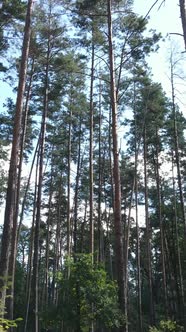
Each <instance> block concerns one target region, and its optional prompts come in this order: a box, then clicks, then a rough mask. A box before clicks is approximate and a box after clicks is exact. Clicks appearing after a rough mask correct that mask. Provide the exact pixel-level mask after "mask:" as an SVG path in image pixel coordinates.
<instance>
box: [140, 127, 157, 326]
mask: <svg viewBox="0 0 186 332" xmlns="http://www.w3.org/2000/svg"><path fill="white" fill-rule="evenodd" d="M143 138H144V139H143V140H144V182H145V183H144V184H145V221H146V249H147V266H148V267H147V269H148V285H149V302H150V303H149V304H150V323H151V325H152V326H153V325H154V324H155V312H154V299H153V290H152V267H151V227H150V223H149V204H148V176H147V141H146V140H147V138H146V125H145V126H144V137H143Z"/></svg>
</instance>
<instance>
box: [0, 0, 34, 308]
mask: <svg viewBox="0 0 186 332" xmlns="http://www.w3.org/2000/svg"><path fill="white" fill-rule="evenodd" d="M32 6H33V0H29V1H28V5H27V15H26V20H25V32H24V39H23V47H22V57H21V64H20V73H19V85H18V93H17V101H16V113H15V118H14V128H13V141H12V151H11V158H10V167H9V175H8V188H7V196H6V207H5V218H4V227H3V234H2V243H1V256H0V271H1V272H0V273H1V279H0V296H1V298H2V301H3V303H4V302H5V297H6V284H7V277H8V265H9V250H10V243H11V236H12V227H13V216H14V209H15V199H16V191H17V167H18V162H19V158H18V152H19V146H20V145H19V140H20V130H21V118H22V108H23V98H24V91H25V82H26V73H27V60H28V54H29V47H30V35H31V14H32Z"/></svg>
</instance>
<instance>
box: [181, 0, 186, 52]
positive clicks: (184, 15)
mask: <svg viewBox="0 0 186 332" xmlns="http://www.w3.org/2000/svg"><path fill="white" fill-rule="evenodd" d="M179 4H180V15H181V23H182V29H183V39H184V43H185V49H186V11H185V0H179Z"/></svg>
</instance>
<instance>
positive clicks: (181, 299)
mask: <svg viewBox="0 0 186 332" xmlns="http://www.w3.org/2000/svg"><path fill="white" fill-rule="evenodd" d="M172 181H173V183H172V186H173V195H174V197H173V200H174V205H173V209H174V228H175V233H173V237H174V236H175V240H176V241H175V242H176V244H175V247H176V249H175V251H176V254H175V264H176V263H177V264H176V265H177V266H178V278H179V287H178V288H180V291H178V292H177V293H178V303H179V302H180V303H181V306H180V308H179V312H180V314H181V315H182V320H183V317H184V288H183V273H182V263H181V255H180V244H179V233H178V216H177V198H176V188H175V177H174V155H173V151H172ZM174 234H175V235H174ZM176 273H177V272H176ZM179 293H181V296H180V295H179Z"/></svg>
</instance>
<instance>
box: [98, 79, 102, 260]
mask: <svg viewBox="0 0 186 332" xmlns="http://www.w3.org/2000/svg"><path fill="white" fill-rule="evenodd" d="M101 123H102V111H101V81H100V82H99V142H98V145H99V147H98V149H99V175H98V177H99V178H98V261H99V262H101V261H102V260H103V246H102V223H101V198H102V173H103V167H102V161H101V159H102V157H101Z"/></svg>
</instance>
